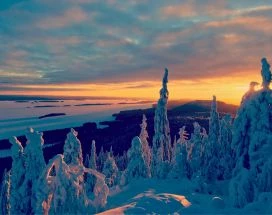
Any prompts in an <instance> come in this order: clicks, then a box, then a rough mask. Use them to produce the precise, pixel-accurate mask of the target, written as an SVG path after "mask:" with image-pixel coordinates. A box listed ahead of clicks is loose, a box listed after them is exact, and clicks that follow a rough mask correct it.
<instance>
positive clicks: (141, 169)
mask: <svg viewBox="0 0 272 215" xmlns="http://www.w3.org/2000/svg"><path fill="white" fill-rule="evenodd" d="M125 177H126V182H129V181H131V180H132V179H135V178H147V177H148V170H147V165H146V163H145V161H144V156H143V149H142V143H141V140H140V138H139V137H134V138H133V140H132V143H131V148H130V149H129V150H128V166H127V169H126V171H125Z"/></svg>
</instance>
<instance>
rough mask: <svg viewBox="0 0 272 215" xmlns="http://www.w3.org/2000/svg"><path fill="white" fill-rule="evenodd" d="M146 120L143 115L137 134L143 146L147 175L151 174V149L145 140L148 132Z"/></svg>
mask: <svg viewBox="0 0 272 215" xmlns="http://www.w3.org/2000/svg"><path fill="white" fill-rule="evenodd" d="M146 120H147V119H146V116H145V115H143V120H142V124H141V125H140V127H141V133H140V135H139V138H140V140H141V143H142V147H143V155H144V160H145V163H146V165H147V171H148V175H149V176H151V172H150V165H151V149H150V147H149V144H148V141H147V139H148V133H147V122H146Z"/></svg>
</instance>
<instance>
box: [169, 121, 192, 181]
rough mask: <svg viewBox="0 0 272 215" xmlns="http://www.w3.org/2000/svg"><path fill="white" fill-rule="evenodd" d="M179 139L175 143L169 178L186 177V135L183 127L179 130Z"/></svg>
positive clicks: (187, 167)
mask: <svg viewBox="0 0 272 215" xmlns="http://www.w3.org/2000/svg"><path fill="white" fill-rule="evenodd" d="M179 136H180V137H179V139H178V140H177V141H176V147H175V150H173V153H175V154H174V155H173V159H172V169H171V172H170V174H169V177H170V178H178V179H179V178H184V177H188V173H189V163H188V160H187V156H188V155H187V144H188V143H187V140H188V133H187V132H186V130H185V126H183V127H182V128H180V130H179Z"/></svg>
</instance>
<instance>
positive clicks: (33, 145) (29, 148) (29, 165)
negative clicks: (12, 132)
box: [12, 128, 46, 213]
mask: <svg viewBox="0 0 272 215" xmlns="http://www.w3.org/2000/svg"><path fill="white" fill-rule="evenodd" d="M26 138H27V142H26V147H25V150H24V153H25V170H26V171H25V186H26V189H27V197H25V198H26V200H27V205H28V211H27V213H32V212H33V210H34V208H35V205H36V196H35V189H36V186H37V184H36V183H37V180H38V179H39V177H40V175H41V174H42V172H43V170H44V168H45V166H46V164H45V161H44V157H43V150H42V147H43V144H44V140H43V133H40V132H37V131H34V129H32V128H29V129H28V132H27V133H26ZM12 174H13V173H12Z"/></svg>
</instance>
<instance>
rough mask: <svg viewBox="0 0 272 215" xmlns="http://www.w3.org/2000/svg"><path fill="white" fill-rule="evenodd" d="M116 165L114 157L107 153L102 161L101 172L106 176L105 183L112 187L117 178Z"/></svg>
mask: <svg viewBox="0 0 272 215" xmlns="http://www.w3.org/2000/svg"><path fill="white" fill-rule="evenodd" d="M118 172H119V170H118V167H117V165H116V163H115V160H114V157H112V156H111V153H110V152H108V153H107V159H106V161H105V163H104V166H103V171H102V173H103V174H104V175H105V177H106V184H107V185H108V186H109V187H113V186H114V185H116V184H117V179H118Z"/></svg>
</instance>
